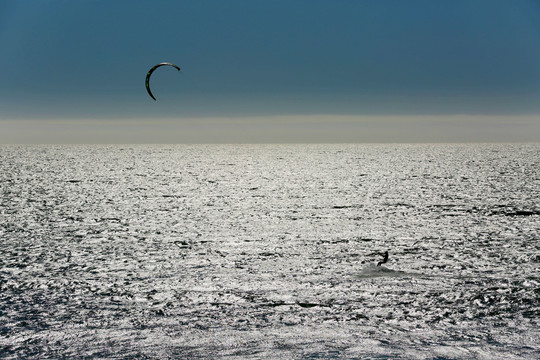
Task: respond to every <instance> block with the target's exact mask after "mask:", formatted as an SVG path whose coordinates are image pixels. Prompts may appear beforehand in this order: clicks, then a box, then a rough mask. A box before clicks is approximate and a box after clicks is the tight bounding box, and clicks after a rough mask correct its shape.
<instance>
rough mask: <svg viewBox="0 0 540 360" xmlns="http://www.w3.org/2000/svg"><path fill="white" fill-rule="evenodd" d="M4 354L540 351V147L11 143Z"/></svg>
mask: <svg viewBox="0 0 540 360" xmlns="http://www.w3.org/2000/svg"><path fill="white" fill-rule="evenodd" d="M386 251H388V254H389V256H388V261H387V262H386V263H383V264H379V263H380V262H382V260H383V258H384V257H383V255H382V254H383V253H385V252H386ZM378 264H379V265H378ZM0 358H1V359H490V360H491V359H505V360H506V359H540V144H534V143H532V144H277V145H272V144H268V145H248V144H242V145H1V146H0Z"/></svg>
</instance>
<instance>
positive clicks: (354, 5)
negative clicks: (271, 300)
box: [0, 0, 540, 120]
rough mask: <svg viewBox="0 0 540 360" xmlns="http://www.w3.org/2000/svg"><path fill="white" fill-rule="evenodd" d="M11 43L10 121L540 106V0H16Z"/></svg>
mask: <svg viewBox="0 0 540 360" xmlns="http://www.w3.org/2000/svg"><path fill="white" fill-rule="evenodd" d="M0 43H1V44H2V51H1V52H0V67H1V68H2V69H3V72H2V82H1V83H0V120H6V119H7V120H14V119H15V120H16V119H41V118H43V119H50V118H55V119H56V118H65V119H77V118H84V119H123V118H133V117H137V118H160V117H162V118H164V117H166V118H171V117H177V118H182V117H210V116H212V117H215V116H217V117H235V116H267V115H272V116H275V115H312V114H334V115H339V114H344V115H359V116H363V115H426V114H429V115H454V114H469V115H522V114H528V115H531V114H532V115H536V114H539V113H540V101H539V100H540V66H539V65H540V1H538V0H515V1H510V0H452V1H442V0H441V1H438V0H408V1H403V0H365V1H345V0H343V1H337V0H335V1H330V0H328V1H317V0H310V1H290V0H288V1H257V0H249V1H247V0H242V1H239V0H237V1H219V0H207V1H205V0H199V1H158V0H152V1H136V2H135V1H133V2H124V1H110V0H109V1H84V0H79V1H67V0H66V1H59V0H55V1H44V0H40V1H31V0H29V1H9V0H8V1H5V0H4V1H1V2H0ZM162 61H170V62H174V63H176V64H178V65H179V66H180V67H181V68H182V72H181V73H178V72H176V70H174V69H172V68H160V69H158V71H156V72H155V75H154V77H153V79H152V89H153V92H154V94H155V95H156V97H157V98H158V101H157V102H154V101H152V100H151V99H150V97H149V96H148V95H147V94H146V91H145V89H144V77H145V75H146V72H147V70H148V69H149V68H150V67H151V66H152V65H154V64H156V63H158V62H162Z"/></svg>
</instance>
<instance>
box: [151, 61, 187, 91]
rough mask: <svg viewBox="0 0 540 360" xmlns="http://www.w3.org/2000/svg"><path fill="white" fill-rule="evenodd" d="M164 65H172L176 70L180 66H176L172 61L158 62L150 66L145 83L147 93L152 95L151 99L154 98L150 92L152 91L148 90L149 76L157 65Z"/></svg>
mask: <svg viewBox="0 0 540 360" xmlns="http://www.w3.org/2000/svg"><path fill="white" fill-rule="evenodd" d="M164 65H168V66H172V67H174V68H176V70H178V71H180V68H179V67H178V66H176V65H174V64H173V63H168V62H162V63H159V64H157V65H154V66H152V68H151V69H150V70H148V74H146V82H145V83H146V91H148V95H150V96H151V97H152V99H154V100H156V98H155V97H154V95H153V94H152V91H150V76H151V75H152V73H153V72H154V70H156V69H157V68H158V67H160V66H164Z"/></svg>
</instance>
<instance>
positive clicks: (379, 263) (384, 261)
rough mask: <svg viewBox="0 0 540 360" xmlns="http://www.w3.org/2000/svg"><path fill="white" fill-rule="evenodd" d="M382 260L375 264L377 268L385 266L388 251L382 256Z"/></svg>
mask: <svg viewBox="0 0 540 360" xmlns="http://www.w3.org/2000/svg"><path fill="white" fill-rule="evenodd" d="M382 256H383V259H382V260H381V261H379V262H378V263H377V266H381V265H382V264H386V263H387V262H388V250H386V252H385V253H384V254H382Z"/></svg>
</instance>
